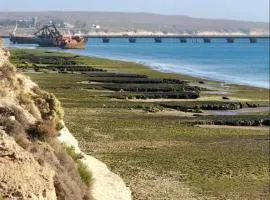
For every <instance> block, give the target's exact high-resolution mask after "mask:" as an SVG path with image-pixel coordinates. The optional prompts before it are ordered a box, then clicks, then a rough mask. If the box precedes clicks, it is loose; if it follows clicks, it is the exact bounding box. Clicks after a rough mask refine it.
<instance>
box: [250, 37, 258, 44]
mask: <svg viewBox="0 0 270 200" xmlns="http://www.w3.org/2000/svg"><path fill="white" fill-rule="evenodd" d="M249 41H250V43H257V38H255V37H251V38H249Z"/></svg>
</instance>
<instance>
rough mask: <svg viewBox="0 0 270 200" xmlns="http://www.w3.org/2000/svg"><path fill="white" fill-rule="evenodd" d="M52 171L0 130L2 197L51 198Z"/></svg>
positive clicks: (53, 197) (43, 199)
mask: <svg viewBox="0 0 270 200" xmlns="http://www.w3.org/2000/svg"><path fill="white" fill-rule="evenodd" d="M53 177H54V171H52V170H51V169H50V168H49V166H47V165H44V166H41V165H40V164H39V163H38V162H37V161H36V160H35V158H34V156H33V155H32V154H31V153H29V152H27V151H26V150H24V149H23V148H21V147H20V146H19V145H18V144H17V143H16V142H15V141H14V139H13V138H12V137H10V136H8V135H7V134H6V133H5V132H4V131H1V130H0V180H1V182H0V194H1V196H2V198H4V199H14V200H15V199H40V200H45V199H46V200H55V199H56V193H55V189H54V180H53Z"/></svg>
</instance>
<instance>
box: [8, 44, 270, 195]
mask: <svg viewBox="0 0 270 200" xmlns="http://www.w3.org/2000/svg"><path fill="white" fill-rule="evenodd" d="M11 61H12V63H14V64H15V65H16V66H17V68H18V70H21V71H23V72H24V73H25V74H27V75H29V76H30V77H31V79H32V80H33V81H35V82H36V83H38V85H39V86H40V87H41V88H42V89H44V90H46V91H48V92H52V93H54V94H55V95H56V97H57V98H58V99H59V100H60V101H61V103H62V106H63V107H64V110H65V122H66V124H67V126H68V128H69V129H70V131H71V132H72V133H73V134H74V136H75V137H76V138H77V139H78V140H79V141H80V146H81V149H82V150H83V151H84V152H86V153H88V154H91V155H93V156H95V157H97V158H98V159H100V160H102V161H103V162H105V163H106V164H108V165H109V166H110V168H111V169H112V170H113V171H114V172H115V173H117V174H119V175H120V176H121V177H123V179H124V180H125V182H126V184H127V185H128V186H129V187H130V188H131V190H132V192H133V197H134V199H142V200H145V199H149V200H158V199H160V200H164V199H175V200H178V199H250V200H253V199H268V196H269V129H268V130H267V129H265V127H269V112H267V111H263V112H262V111H258V110H256V108H260V107H264V108H265V107H269V90H267V89H262V88H256V87H249V86H239V85H230V84H224V83H221V82H217V81H209V80H205V79H199V78H194V77H190V76H185V75H179V74H170V73H162V72H158V71H155V70H153V69H150V68H148V67H146V66H143V65H139V64H135V63H131V62H123V61H116V60H108V59H100V58H94V57H86V56H76V55H72V54H65V53H55V52H47V51H43V50H18V49H11ZM209 91H210V92H209ZM211 91H212V92H211ZM213 91H219V92H213ZM244 108H248V109H251V110H252V109H254V110H253V111H251V112H249V113H248V114H242V113H241V112H239V114H236V115H233V116H223V115H218V116H216V115H213V114H209V113H208V112H209V111H212V110H214V111H215V112H219V111H224V110H226V111H230V110H241V109H244ZM198 125H207V126H198ZM219 125H220V126H219ZM227 125H229V128H224V126H227ZM211 126H215V128H212V127H211ZM216 126H217V127H216ZM234 126H235V127H245V129H239V128H234ZM249 127H250V128H249ZM253 127H258V128H257V129H256V130H254V129H252V128H253ZM260 127H262V128H261V129H260Z"/></svg>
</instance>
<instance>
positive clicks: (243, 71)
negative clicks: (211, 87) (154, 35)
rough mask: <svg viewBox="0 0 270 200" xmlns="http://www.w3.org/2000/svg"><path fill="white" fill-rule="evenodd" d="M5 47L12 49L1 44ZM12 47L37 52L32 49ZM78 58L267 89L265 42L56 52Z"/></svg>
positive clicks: (118, 43) (98, 45)
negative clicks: (128, 63) (133, 64)
mask: <svg viewBox="0 0 270 200" xmlns="http://www.w3.org/2000/svg"><path fill="white" fill-rule="evenodd" d="M5 43H6V45H7V46H13V45H11V44H10V43H9V41H8V40H5ZM15 47H23V48H38V47H36V46H34V45H23V46H21V45H16V46H15ZM59 51H64V52H72V53H76V54H80V55H89V56H95V57H105V58H110V59H118V60H124V61H133V62H137V63H141V64H145V65H147V66H149V67H151V68H153V69H156V70H159V71H162V72H174V73H181V74H187V75H191V76H195V77H202V78H207V79H211V80H219V81H223V82H225V83H235V84H241V85H251V86H257V87H263V88H269V40H268V39H259V40H258V42H257V43H255V44H251V43H250V42H249V40H247V39H238V40H235V43H233V44H228V43H227V42H226V41H225V40H223V39H216V40H212V41H211V43H209V44H205V43H203V41H200V40H197V42H196V41H195V40H194V41H191V40H189V41H188V43H180V42H179V40H177V39H164V40H163V41H162V43H154V41H153V39H137V42H136V43H134V44H133V43H129V42H128V40H127V39H111V41H110V43H108V44H107V43H102V41H101V39H89V41H88V43H87V46H86V49H84V50H60V49H59Z"/></svg>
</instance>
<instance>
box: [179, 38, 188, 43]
mask: <svg viewBox="0 0 270 200" xmlns="http://www.w3.org/2000/svg"><path fill="white" fill-rule="evenodd" d="M179 39H180V42H181V43H187V39H186V38H179Z"/></svg>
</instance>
